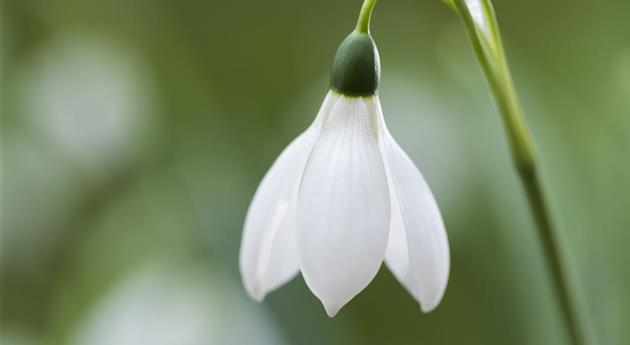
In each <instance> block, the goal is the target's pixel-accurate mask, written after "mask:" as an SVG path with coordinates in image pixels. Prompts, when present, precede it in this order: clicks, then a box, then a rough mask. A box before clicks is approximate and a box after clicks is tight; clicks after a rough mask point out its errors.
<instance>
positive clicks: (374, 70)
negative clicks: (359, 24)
mask: <svg viewBox="0 0 630 345" xmlns="http://www.w3.org/2000/svg"><path fill="white" fill-rule="evenodd" d="M380 74H381V66H380V61H379V56H378V50H377V49H376V44H374V40H373V39H372V36H370V34H369V33H367V32H360V31H357V30H355V31H353V32H352V33H350V35H348V37H346V39H345V40H344V41H343V42H342V43H341V45H340V46H339V48H338V49H337V53H336V54H335V59H334V61H333V68H332V74H331V80H330V87H331V89H333V90H334V91H337V92H339V93H340V94H342V95H346V96H355V97H358V96H371V95H374V94H375V93H376V90H377V89H378V84H379V80H380Z"/></svg>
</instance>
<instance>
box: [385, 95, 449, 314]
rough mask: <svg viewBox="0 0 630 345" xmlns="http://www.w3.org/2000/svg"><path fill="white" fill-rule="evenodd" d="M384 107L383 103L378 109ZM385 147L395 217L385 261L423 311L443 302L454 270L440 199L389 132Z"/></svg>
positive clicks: (393, 216)
mask: <svg viewBox="0 0 630 345" xmlns="http://www.w3.org/2000/svg"><path fill="white" fill-rule="evenodd" d="M378 109H380V107H379V108H378ZM379 115H380V116H379V120H380V121H379V123H380V124H381V129H382V131H381V134H382V136H383V137H382V139H383V140H382V142H381V143H382V149H383V156H384V157H385V166H386V168H387V172H388V176H389V179H390V188H391V189H392V222H391V229H390V237H389V241H388V242H389V243H388V247H387V252H386V254H385V262H386V263H387V265H388V267H390V269H391V270H392V272H393V273H394V275H395V276H396V278H398V280H399V281H400V282H401V283H402V284H403V285H404V286H405V287H406V288H407V289H408V290H409V292H410V293H411V294H412V295H413V296H414V297H415V298H416V299H417V300H418V301H419V302H420V305H421V308H422V310H423V311H424V312H429V311H431V310H433V309H434V308H435V307H436V306H437V305H438V304H439V303H440V301H441V299H442V296H443V295H444V291H445V289H446V284H447V282H448V274H449V269H450V255H449V248H448V239H447V237H446V230H445V228H444V222H443V221H442V216H441V215H440V211H439V209H438V206H437V203H436V202H435V198H434V197H433V194H432V193H431V190H430V189H429V186H428V185H427V183H426V181H425V180H424V178H423V177H422V174H421V173H420V171H419V170H418V168H416V166H415V165H414V164H413V162H412V161H411V159H409V157H408V156H407V154H406V153H405V152H404V151H403V150H402V149H401V148H400V146H399V145H398V144H397V143H396V141H395V140H394V138H392V137H391V135H390V134H389V132H388V131H387V129H386V127H385V124H384V121H383V119H382V114H379Z"/></svg>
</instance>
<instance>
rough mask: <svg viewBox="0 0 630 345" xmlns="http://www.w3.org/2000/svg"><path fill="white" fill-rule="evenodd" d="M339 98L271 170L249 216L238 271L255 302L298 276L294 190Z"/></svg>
mask: <svg viewBox="0 0 630 345" xmlns="http://www.w3.org/2000/svg"><path fill="white" fill-rule="evenodd" d="M337 99H338V96H337V95H336V94H334V93H329V94H328V96H327V97H326V99H325V100H324V103H323V105H322V107H321V109H320V111H319V114H318V115H317V117H316V119H315V122H314V123H313V125H311V127H309V129H307V130H306V132H304V133H302V134H301V135H300V136H299V137H297V138H296V139H295V140H294V141H293V142H292V143H291V144H290V145H289V146H288V147H287V148H286V149H285V150H284V151H283V152H282V153H281V154H280V156H279V157H278V159H277V160H276V161H275V162H274V164H273V165H272V167H271V169H269V172H267V175H265V177H264V178H263V180H262V182H261V183H260V185H259V186H258V189H257V190H256V194H255V195H254V199H253V200H252V203H251V205H250V207H249V210H248V211H247V217H246V219H245V227H244V232H243V238H242V240H241V252H240V269H241V276H242V278H243V281H244V283H245V288H246V290H247V292H248V294H249V295H250V296H251V297H252V298H253V299H255V300H257V301H261V300H262V299H263V298H264V297H265V295H266V294H267V293H268V292H269V291H271V290H273V289H275V288H277V287H278V286H280V285H282V284H283V283H285V282H286V281H288V280H289V279H291V278H292V277H293V276H294V275H295V274H296V273H297V272H298V256H297V251H296V250H297V248H296V245H295V211H296V210H295V208H296V207H295V206H296V205H295V203H296V200H297V189H298V188H297V186H298V185H299V181H300V178H301V176H302V172H303V170H304V165H305V163H306V159H307V158H308V156H309V154H310V151H311V148H312V146H313V142H314V139H315V138H316V136H317V134H318V132H319V130H320V125H319V124H320V123H321V120H322V118H326V117H327V116H328V114H329V113H330V110H331V109H332V107H333V106H334V104H335V102H336V101H337Z"/></svg>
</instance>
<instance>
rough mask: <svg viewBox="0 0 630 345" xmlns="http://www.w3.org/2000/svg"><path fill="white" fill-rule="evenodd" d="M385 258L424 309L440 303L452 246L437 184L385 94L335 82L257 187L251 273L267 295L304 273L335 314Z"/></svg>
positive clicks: (243, 263) (247, 234) (250, 229)
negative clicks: (398, 128) (408, 150)
mask: <svg viewBox="0 0 630 345" xmlns="http://www.w3.org/2000/svg"><path fill="white" fill-rule="evenodd" d="M383 260H385V262H386V263H387V265H388V267H389V268H390V269H391V270H392V272H393V273H394V275H395V276H396V277H397V278H398V280H399V281H400V282H401V283H402V284H403V285H404V286H405V287H406V288H407V290H409V292H410V293H411V294H412V295H413V297H414V298H415V299H416V300H418V301H419V302H420V305H421V308H422V310H423V311H425V312H429V311H431V310H433V309H434V308H435V307H436V306H437V305H438V304H439V302H440V300H441V299H442V296H443V294H444V290H445V288H446V284H447V280H448V273H449V248H448V240H447V237H446V231H445V229H444V224H443V221H442V217H441V215H440V212H439V209H438V207H437V204H436V202H435V199H434V197H433V195H432V193H431V190H430V189H429V187H428V185H427V183H426V182H425V180H424V178H423V177H422V175H421V174H420V172H419V171H418V169H417V168H416V166H415V165H414V163H413V162H412V161H411V159H409V157H408V156H407V155H406V154H405V152H404V151H403V150H402V149H401V148H400V146H399V145H398V144H397V143H396V141H395V140H394V139H393V137H392V136H391V134H390V133H389V131H388V130H387V127H386V125H385V122H384V119H383V115H382V111H381V105H380V101H379V98H378V96H377V95H372V96H367V97H351V96H345V95H342V94H339V93H337V92H335V91H330V92H329V93H328V95H327V96H326V99H325V100H324V103H323V105H322V107H321V109H320V111H319V114H318V115H317V117H316V118H315V121H314V122H313V124H312V125H311V126H310V127H309V128H308V129H307V130H306V131H305V132H304V133H303V134H302V135H300V136H299V137H297V138H296V139H295V140H294V141H293V142H292V143H291V144H290V145H289V146H288V147H287V148H286V149H285V150H284V151H283V152H282V154H280V157H278V159H277V160H276V162H275V163H274V164H273V166H272V167H271V169H270V170H269V172H268V173H267V175H266V176H265V177H264V179H263V181H262V182H261V184H260V186H259V187H258V190H257V191H256V195H255V196H254V199H253V201H252V203H251V205H250V207H249V211H248V213H247V218H246V220H245V227H244V234H243V238H242V242H241V253H240V268H241V274H242V277H243V281H244V283H245V287H246V290H247V292H248V293H249V294H250V296H251V297H252V298H254V299H255V300H257V301H261V300H262V299H263V298H264V297H265V295H266V294H267V293H269V292H270V291H271V290H274V289H275V288H277V287H278V286H280V285H282V284H283V283H285V282H286V281H288V280H290V279H291V278H293V277H294V276H295V275H296V274H297V273H298V272H301V273H302V275H303V277H304V280H305V281H306V284H307V285H308V286H309V288H310V289H311V291H312V292H313V293H314V294H315V295H316V296H317V297H318V298H319V299H320V300H321V301H322V303H323V304H324V307H325V308H326V311H327V313H328V315H329V316H331V317H332V316H334V315H335V314H336V313H337V312H338V311H339V309H340V308H341V307H342V306H343V305H345V304H346V303H347V302H348V301H349V300H351V299H352V298H353V297H354V296H356V295H357V294H358V293H359V292H360V291H361V290H363V288H365V287H366V286H367V285H368V284H369V283H370V281H371V280H372V279H373V278H374V276H375V275H376V273H377V272H378V270H379V267H380V265H381V262H382V261H383Z"/></svg>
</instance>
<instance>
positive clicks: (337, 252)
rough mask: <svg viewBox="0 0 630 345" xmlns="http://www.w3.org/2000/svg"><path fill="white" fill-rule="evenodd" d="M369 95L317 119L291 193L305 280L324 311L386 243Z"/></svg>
mask: <svg viewBox="0 0 630 345" xmlns="http://www.w3.org/2000/svg"><path fill="white" fill-rule="evenodd" d="M374 99H375V97H371V98H349V97H345V96H341V98H340V100H339V101H338V102H337V104H336V105H335V107H334V108H333V110H332V112H331V114H330V117H329V118H328V119H327V120H326V121H324V122H323V128H322V131H321V134H320V136H319V137H318V139H317V141H316V143H315V145H314V146H313V150H312V152H311V156H310V158H309V160H308V163H307V165H306V168H305V171H304V176H303V178H302V184H301V187H300V191H299V195H298V213H297V215H298V220H297V224H298V228H297V243H298V251H299V256H300V262H301V266H300V268H301V270H302V274H303V276H304V280H305V281H306V284H307V285H308V286H309V288H310V289H311V291H313V293H314V294H315V295H316V296H317V297H318V298H319V299H320V300H321V301H322V303H323V304H324V307H325V308H326V311H327V313H328V315H329V316H331V317H332V316H334V315H335V314H336V313H337V312H338V311H339V309H340V308H341V307H342V306H343V305H345V304H346V303H347V302H348V301H349V300H350V299H352V298H353V297H354V296H355V295H356V294H358V293H359V292H360V291H361V290H363V288H365V286H367V285H368V284H369V283H370V281H371V280H372V279H373V278H374V276H375V275H376V273H377V272H378V269H379V267H380V265H381V262H382V261H383V257H384V255H385V248H386V245H387V236H388V227H389V212H390V205H389V203H390V199H389V191H388V187H387V176H386V173H385V168H384V164H383V160H382V157H381V153H380V150H379V146H378V132H377V128H376V126H375V124H376V119H375V118H374V117H373V116H371V115H372V114H373V113H374V111H372V110H368V109H369V108H370V107H374Z"/></svg>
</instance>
